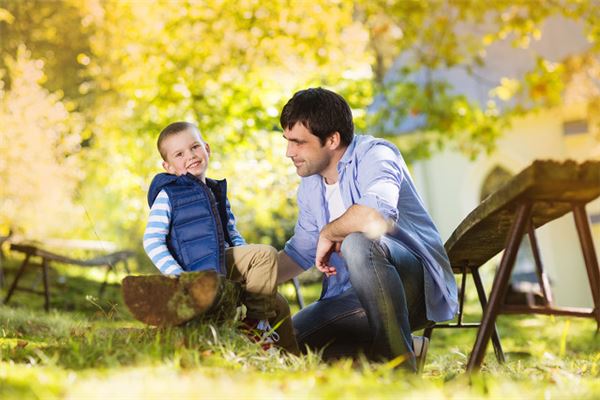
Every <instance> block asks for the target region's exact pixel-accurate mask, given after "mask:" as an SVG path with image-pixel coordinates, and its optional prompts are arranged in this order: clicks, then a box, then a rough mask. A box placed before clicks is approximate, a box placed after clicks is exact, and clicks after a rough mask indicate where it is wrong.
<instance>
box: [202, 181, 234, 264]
mask: <svg viewBox="0 0 600 400" xmlns="http://www.w3.org/2000/svg"><path fill="white" fill-rule="evenodd" d="M197 181H198V184H199V186H200V187H201V188H202V190H204V192H205V193H206V194H207V196H208V202H209V203H210V208H211V210H212V216H213V219H214V220H215V225H216V226H217V232H216V237H217V242H218V243H219V266H218V271H219V272H220V273H221V274H222V275H223V276H227V269H226V268H225V254H224V248H225V243H224V240H225V239H224V237H225V236H224V233H223V225H222V224H221V217H220V214H219V210H218V209H217V201H216V200H215V195H214V194H213V192H212V190H210V188H209V187H208V185H206V183H204V182H202V181H200V180H198V179H197Z"/></svg>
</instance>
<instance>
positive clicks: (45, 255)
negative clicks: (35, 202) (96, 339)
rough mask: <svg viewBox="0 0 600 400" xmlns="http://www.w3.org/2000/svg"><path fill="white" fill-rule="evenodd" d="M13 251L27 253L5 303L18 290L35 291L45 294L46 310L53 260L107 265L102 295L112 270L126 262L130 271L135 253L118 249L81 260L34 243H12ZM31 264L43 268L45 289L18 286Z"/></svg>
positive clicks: (47, 308)
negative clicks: (33, 258) (35, 262)
mask: <svg viewBox="0 0 600 400" xmlns="http://www.w3.org/2000/svg"><path fill="white" fill-rule="evenodd" d="M10 249H11V251H16V252H20V253H23V254H25V259H24V260H23V262H22V263H21V266H20V267H19V269H18V270H17V274H16V275H15V279H14V280H13V282H12V284H11V286H10V289H9V290H8V293H7V294H6V297H5V298H4V304H8V302H9V301H10V299H11V297H12V295H13V294H14V292H16V291H23V292H29V293H34V294H37V295H40V296H44V309H45V310H46V311H49V310H50V281H49V270H50V263H51V262H59V263H63V264H70V265H78V266H82V267H106V273H105V275H104V281H103V282H102V285H101V286H100V290H99V292H98V296H102V294H103V293H104V290H105V289H106V285H107V283H108V276H109V274H110V273H111V272H115V269H116V265H117V264H118V263H120V262H122V263H123V264H124V268H125V271H126V272H127V273H129V266H128V264H127V260H128V259H129V258H131V257H132V256H133V255H134V254H135V253H134V252H133V251H130V250H123V251H117V252H115V253H111V254H107V255H103V256H99V257H95V258H92V259H89V260H80V259H75V258H70V257H65V256H62V255H60V254H56V253H52V252H50V251H47V250H44V249H41V248H39V247H37V246H34V245H27V244H25V245H24V244H15V243H13V244H11V245H10ZM32 257H38V258H40V259H41V263H40V264H34V263H31V262H30V261H31V259H32ZM29 266H39V267H41V268H42V277H43V284H44V290H43V291H39V290H35V289H33V288H27V287H22V286H18V283H19V280H20V279H21V277H22V276H23V274H24V272H25V270H26V269H27V268H28V267H29Z"/></svg>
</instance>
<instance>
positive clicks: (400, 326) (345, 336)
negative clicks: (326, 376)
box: [293, 233, 428, 370]
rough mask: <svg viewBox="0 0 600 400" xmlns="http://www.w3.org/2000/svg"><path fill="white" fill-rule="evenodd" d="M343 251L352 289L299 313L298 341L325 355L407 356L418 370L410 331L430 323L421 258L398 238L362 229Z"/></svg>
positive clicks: (350, 237) (409, 364) (295, 320)
mask: <svg viewBox="0 0 600 400" xmlns="http://www.w3.org/2000/svg"><path fill="white" fill-rule="evenodd" d="M342 256H343V258H344V260H345V261H346V265H347V266H348V271H349V274H350V282H351V283H352V288H351V289H349V290H347V291H346V292H344V293H342V294H341V295H339V296H336V297H333V298H328V299H323V300H319V301H317V302H315V303H313V304H311V305H310V306H308V307H306V308H304V309H302V310H300V311H299V312H298V313H297V314H296V315H294V317H293V324H294V328H295V330H296V337H297V339H298V344H299V345H300V347H301V348H303V347H305V346H307V347H310V348H313V349H324V350H323V357H324V358H325V359H331V358H339V357H354V356H356V355H358V354H359V353H364V354H365V355H366V356H367V357H368V358H370V359H373V360H391V359H393V358H396V357H398V356H400V355H405V356H406V357H407V360H406V363H405V364H404V366H406V367H408V368H409V369H412V370H416V364H415V357H414V353H413V349H412V337H411V332H412V331H413V330H417V329H420V328H423V327H424V326H426V325H427V324H428V321H427V317H426V313H425V295H424V279H423V274H424V268H423V265H422V264H421V262H420V260H419V259H418V258H417V257H416V256H414V255H413V254H412V253H411V252H410V251H408V250H407V249H406V248H405V247H404V246H403V245H402V244H400V243H398V242H396V241H395V240H393V239H389V238H382V239H381V240H379V241H377V240H375V241H374V240H370V239H368V238H367V237H366V236H365V235H363V234H361V233H352V234H350V235H348V236H347V237H346V239H345V240H344V241H343V242H342Z"/></svg>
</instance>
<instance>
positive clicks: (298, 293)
mask: <svg viewBox="0 0 600 400" xmlns="http://www.w3.org/2000/svg"><path fill="white" fill-rule="evenodd" d="M292 283H293V284H294V289H295V290H296V300H297V301H298V307H300V309H301V310H302V309H303V308H304V298H303V297H302V291H301V290H300V281H298V277H296V276H295V277H293V278H292Z"/></svg>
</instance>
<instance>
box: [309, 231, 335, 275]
mask: <svg viewBox="0 0 600 400" xmlns="http://www.w3.org/2000/svg"><path fill="white" fill-rule="evenodd" d="M340 247H341V243H339V242H334V241H332V240H329V239H327V238H326V237H325V236H323V235H319V241H318V242H317V254H316V257H315V266H316V267H317V269H318V270H319V271H321V272H323V273H324V274H325V276H327V277H330V276H331V275H335V274H336V273H337V271H336V269H335V267H334V266H333V265H331V264H330V263H329V257H330V256H331V253H333V252H334V251H335V252H338V253H339V252H340Z"/></svg>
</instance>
